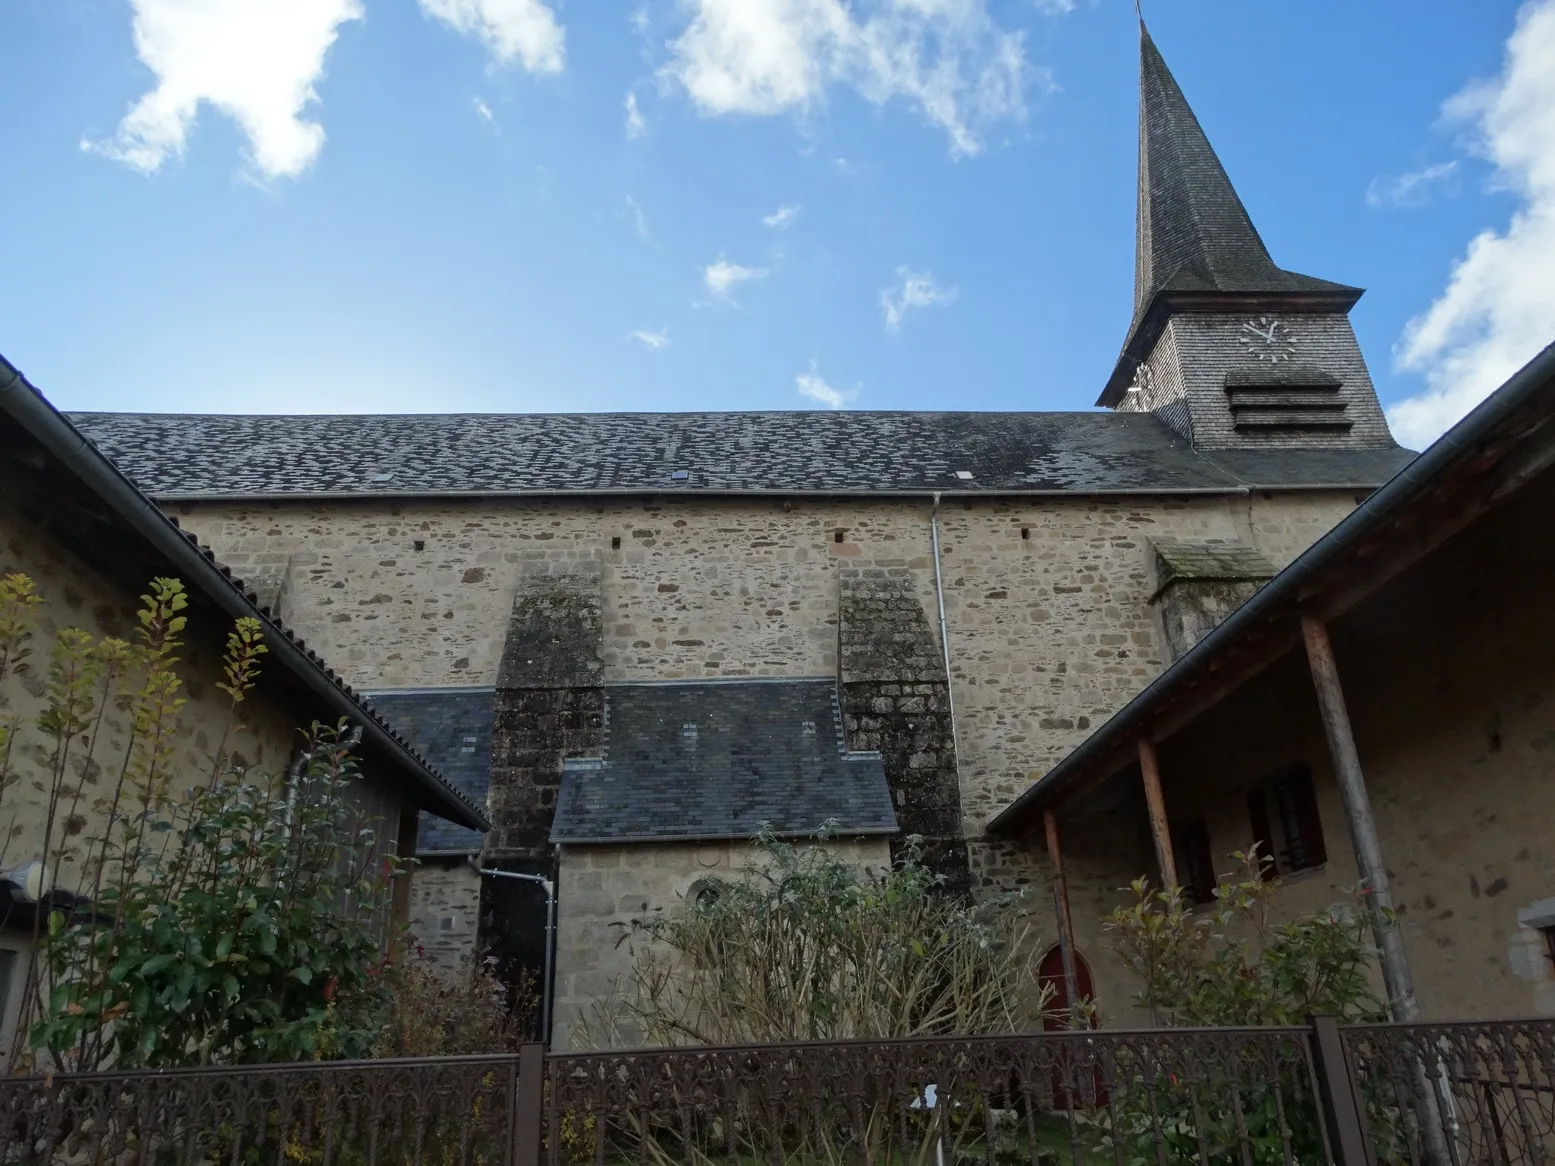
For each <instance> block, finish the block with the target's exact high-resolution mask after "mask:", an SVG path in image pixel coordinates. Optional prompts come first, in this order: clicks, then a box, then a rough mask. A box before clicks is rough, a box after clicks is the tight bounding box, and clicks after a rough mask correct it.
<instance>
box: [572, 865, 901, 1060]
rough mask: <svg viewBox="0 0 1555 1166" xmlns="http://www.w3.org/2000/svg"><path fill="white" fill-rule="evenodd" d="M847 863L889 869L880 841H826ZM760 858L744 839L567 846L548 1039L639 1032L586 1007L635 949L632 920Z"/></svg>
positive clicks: (605, 993) (626, 1037) (671, 905)
mask: <svg viewBox="0 0 1555 1166" xmlns="http://www.w3.org/2000/svg"><path fill="white" fill-rule="evenodd" d="M822 845H825V846H826V847H827V849H828V850H830V851H831V852H832V853H833V854H835V855H837V856H838V857H840V858H842V859H843V860H844V861H846V862H849V863H852V864H854V865H857V866H861V867H864V868H865V869H866V870H867V869H870V868H874V869H876V870H879V869H883V868H885V867H887V866H888V865H889V863H890V849H889V844H888V843H887V842H886V840H885V839H883V838H879V839H862V840H856V841H855V840H838V841H835V842H828V843H824V844H822ZM764 861H765V858H764V856H763V854H762V852H761V851H760V850H759V849H758V848H757V847H755V846H754V845H752V844H750V843H745V842H707V843H680V842H670V843H653V844H647V845H643V844H623V845H619V846H567V847H563V848H562V849H561V855H560V876H559V878H558V885H557V918H556V935H557V938H556V969H557V972H556V989H555V991H556V999H555V1013H554V1016H555V1019H554V1021H553V1024H552V1029H551V1043H552V1045H553V1046H554V1047H555V1048H558V1049H569V1048H576V1047H581V1046H583V1045H586V1044H590V1043H594V1044H603V1043H611V1044H617V1045H622V1044H633V1043H637V1041H638V1034H635V1033H633V1032H631V1031H612V1030H611V1029H610V1027H609V1026H608V1025H603V1024H601V1022H600V1020H599V1014H598V1012H597V1011H596V1010H595V1009H593V1008H592V1007H591V1006H592V1005H593V1004H594V1003H595V1002H597V1001H603V1000H607V999H608V998H609V997H610V995H611V993H612V991H613V989H614V988H615V987H616V985H617V983H618V982H620V979H621V977H622V976H623V974H624V973H626V972H627V971H628V970H629V969H630V967H631V963H632V960H633V959H634V958H635V957H636V956H637V954H638V951H637V949H638V947H639V946H640V945H641V943H642V940H641V939H640V938H639V939H632V938H628V936H629V931H630V921H631V920H632V919H641V918H644V917H646V916H648V915H651V914H653V913H655V912H660V911H678V910H684V909H685V907H686V904H687V902H688V900H689V898H692V897H694V896H695V892H696V890H697V888H698V885H699V884H702V883H704V882H707V881H710V880H719V879H722V880H730V879H735V878H738V877H740V875H741V873H742V872H744V871H748V870H750V869H751V868H752V867H754V866H758V865H760V864H761V863H763V862H764Z"/></svg>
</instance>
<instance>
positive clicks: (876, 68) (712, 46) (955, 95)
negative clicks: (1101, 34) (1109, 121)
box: [662, 0, 1045, 156]
mask: <svg viewBox="0 0 1555 1166" xmlns="http://www.w3.org/2000/svg"><path fill="white" fill-rule="evenodd" d="M686 7H687V9H688V10H689V11H691V12H692V13H693V14H694V15H693V16H692V18H691V21H690V23H689V24H688V25H687V26H686V28H685V29H684V31H682V32H681V34H680V35H679V36H678V37H677V38H676V39H675V40H674V41H672V42H671V44H670V52H671V59H670V61H669V62H668V64H666V65H665V66H664V69H663V71H662V74H663V75H664V76H665V77H668V78H669V79H671V80H672V81H674V82H677V83H679V84H680V85H681V86H682V87H683V88H684V89H685V91H686V92H687V93H688V94H689V95H690V97H691V99H692V101H693V102H695V103H696V105H697V106H698V108H700V109H701V110H702V111H703V112H704V113H708V114H714V115H728V114H748V115H754V116H770V115H773V114H780V113H786V112H790V111H796V112H803V111H806V110H810V109H812V108H815V107H817V106H819V105H821V104H822V103H823V102H824V100H825V95H826V91H827V90H828V89H829V88H830V87H831V86H833V85H846V86H850V87H851V88H853V89H854V90H856V91H857V92H858V93H859V94H860V95H862V96H863V97H864V98H865V99H866V100H868V101H870V102H872V103H874V104H876V105H884V104H886V103H887V102H889V101H892V100H901V101H905V102H906V103H908V104H909V105H911V106H913V107H914V108H916V109H917V110H918V112H919V113H920V114H921V115H922V116H923V117H924V118H925V119H926V120H928V121H929V122H930V123H931V124H933V125H935V126H938V127H939V128H940V129H942V130H943V131H944V132H945V134H946V135H947V136H948V137H949V139H950V150H951V153H952V154H953V155H955V156H964V155H968V154H975V153H977V152H978V151H980V150H981V149H982V146H983V135H984V133H985V132H986V131H987V130H988V129H989V128H990V127H991V126H992V125H994V124H995V123H997V122H1000V121H1004V120H1008V119H1015V120H1018V119H1020V118H1022V117H1024V116H1025V111H1026V107H1025V90H1026V87H1027V85H1028V84H1029V83H1030V82H1031V81H1032V80H1033V79H1034V78H1041V79H1043V80H1045V75H1044V74H1042V73H1041V72H1040V71H1038V70H1035V69H1033V68H1032V67H1031V66H1030V65H1029V64H1028V63H1027V61H1026V46H1025V39H1024V35H1023V34H1022V33H1020V32H1018V31H1017V32H1008V31H1005V30H1003V29H1001V28H1000V27H999V26H998V25H997V24H995V22H994V20H993V18H992V17H991V16H990V15H989V13H988V8H987V0H858V3H849V2H848V0H764V2H761V3H756V2H753V0H688V3H687V5H686Z"/></svg>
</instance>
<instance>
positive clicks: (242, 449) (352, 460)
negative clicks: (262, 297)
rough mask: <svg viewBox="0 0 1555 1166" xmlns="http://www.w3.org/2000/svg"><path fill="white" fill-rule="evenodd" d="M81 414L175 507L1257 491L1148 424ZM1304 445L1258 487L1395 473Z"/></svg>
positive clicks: (841, 417)
mask: <svg viewBox="0 0 1555 1166" xmlns="http://www.w3.org/2000/svg"><path fill="white" fill-rule="evenodd" d="M72 419H73V420H74V422H75V424H76V425H77V426H79V427H80V429H81V430H82V431H83V432H85V433H86V434H87V435H88V436H89V437H90V438H91V439H92V440H93V441H94V442H95V443H96V444H97V445H98V447H99V448H100V449H101V450H102V451H103V452H104V453H106V454H107V455H108V456H109V457H111V458H112V459H113V460H114V461H115V462H116V463H117V464H118V465H119V466H120V468H121V469H123V471H124V472H125V473H126V474H128V475H129V476H130V477H131V478H133V479H135V481H136V482H137V483H138V484H139V485H140V487H141V488H142V489H143V490H145V491H146V492H148V493H149V494H151V495H153V496H154V497H157V498H160V499H163V500H171V499H179V498H281V497H288V496H290V497H318V496H328V497H353V496H354V497H393V496H396V495H398V496H418V495H458V494H476V495H491V494H495V495H511V494H556V495H569V494H588V493H607V494H608V493H614V494H639V495H640V494H644V493H647V494H661V493H662V494H674V493H689V494H739V493H777V494H806V493H810V494H865V495H868V494H887V495H893V494H894V495H901V494H929V493H932V492H934V491H936V490H940V491H945V492H951V493H956V494H1000V493H1036V494H1046V493H1077V494H1086V493H1134V494H1138V493H1153V492H1166V493H1170V492H1175V491H1228V492H1229V491H1235V490H1238V489H1242V488H1244V487H1245V486H1246V484H1247V482H1246V480H1245V476H1244V475H1242V474H1240V473H1238V472H1237V471H1236V470H1233V469H1230V468H1229V467H1227V466H1223V465H1219V464H1217V461H1218V460H1219V459H1218V458H1216V457H1213V456H1205V455H1204V454H1203V453H1202V452H1198V451H1195V450H1194V449H1193V448H1192V447H1191V445H1190V444H1189V443H1188V442H1187V441H1186V440H1184V439H1183V438H1182V437H1181V436H1179V435H1178V434H1177V433H1176V432H1175V431H1173V430H1172V429H1171V428H1170V427H1168V426H1167V425H1166V424H1165V423H1164V422H1162V421H1161V420H1160V419H1159V418H1157V417H1154V416H1152V415H1151V414H1148V413H1082V412H1069V413H1058V412H1053V413H1048V412H1043V413H1035V412H1032V413H920V412H862V411H851V410H844V411H840V412H831V411H826V412H809V411H806V412H799V411H794V412H766V413H586V414H580V413H526V414H514V413H491V414H481V413H463V414H447V413H444V414H428V415H422V416H411V415H404V416H398V415H378V416H347V417H341V416H333V417H331V416H290V417H287V416H232V415H222V416H200V415H195V414H155V413H78V414H74V415H73V418H72ZM1263 452H1264V451H1258V453H1259V455H1260V456H1261V455H1262V454H1263ZM1306 452H1308V451H1291V450H1282V451H1279V455H1280V456H1279V457H1278V458H1277V459H1275V460H1273V461H1272V462H1269V463H1267V465H1266V468H1264V469H1262V470H1254V471H1252V477H1254V478H1256V479H1257V481H1256V483H1255V484H1257V485H1260V486H1280V485H1291V486H1303V485H1307V484H1309V483H1312V482H1314V481H1318V482H1320V484H1323V485H1329V484H1340V485H1346V486H1349V485H1354V486H1367V487H1371V486H1378V485H1381V484H1382V482H1383V481H1385V480H1386V479H1387V477H1388V473H1381V472H1380V470H1381V467H1380V465H1379V464H1378V460H1377V456H1376V455H1377V454H1378V453H1379V451H1376V450H1367V449H1358V450H1353V451H1344V452H1343V453H1336V452H1335V451H1316V452H1319V454H1320V457H1321V460H1322V461H1323V465H1322V466H1321V467H1308V466H1307V465H1305V463H1304V461H1303V458H1302V454H1303V453H1306ZM1389 452H1395V453H1396V452H1398V451H1397V447H1396V446H1395V447H1390V451H1389ZM1383 460H1384V461H1386V460H1388V459H1387V458H1386V457H1384V458H1383ZM1352 463H1353V464H1352ZM1395 468H1396V466H1395ZM1389 472H1391V471H1389ZM961 473H967V474H970V475H971V476H970V477H969V478H963V477H960V476H959V474H961Z"/></svg>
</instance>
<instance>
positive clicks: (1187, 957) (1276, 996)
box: [1089, 850, 1381, 1166]
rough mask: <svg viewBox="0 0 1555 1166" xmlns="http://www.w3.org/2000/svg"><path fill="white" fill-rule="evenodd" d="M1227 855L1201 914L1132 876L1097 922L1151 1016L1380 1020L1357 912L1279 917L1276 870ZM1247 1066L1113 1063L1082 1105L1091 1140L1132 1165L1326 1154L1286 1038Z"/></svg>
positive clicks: (1178, 1021) (1248, 857)
mask: <svg viewBox="0 0 1555 1166" xmlns="http://www.w3.org/2000/svg"><path fill="white" fill-rule="evenodd" d="M1233 857H1234V858H1235V859H1236V861H1237V863H1238V864H1239V867H1240V869H1239V870H1238V871H1237V872H1235V873H1234V874H1232V875H1228V876H1222V879H1221V882H1220V885H1219V886H1218V887H1217V888H1216V891H1215V903H1214V905H1213V906H1212V907H1211V908H1210V909H1209V910H1207V911H1202V912H1195V911H1192V910H1190V909H1189V907H1188V905H1187V903H1186V901H1185V900H1184V898H1183V893H1182V888H1181V887H1169V888H1167V889H1165V890H1152V889H1151V888H1150V887H1149V885H1148V884H1147V883H1146V882H1145V880H1144V879H1138V880H1136V881H1135V882H1134V883H1133V884H1132V885H1131V886H1130V890H1131V891H1132V893H1133V896H1134V902H1133V903H1132V904H1130V905H1129V906H1127V907H1121V908H1119V909H1118V910H1116V911H1114V912H1113V913H1112V914H1111V915H1109V916H1108V917H1107V919H1106V921H1105V927H1106V929H1107V931H1108V932H1110V933H1111V935H1112V940H1113V947H1114V949H1115V950H1116V951H1117V952H1118V954H1119V955H1121V956H1122V957H1123V962H1124V963H1125V965H1126V966H1127V967H1128V968H1129V970H1130V971H1132V972H1133V973H1134V975H1135V976H1136V977H1137V979H1138V980H1139V982H1140V989H1139V992H1138V994H1137V997H1136V998H1137V999H1138V1001H1139V1003H1140V1004H1141V1005H1143V1006H1144V1007H1145V1008H1148V1009H1149V1010H1150V1015H1151V1017H1152V1018H1153V1019H1154V1020H1155V1022H1156V1023H1157V1024H1164V1025H1169V1026H1171V1025H1188V1026H1200V1025H1202V1026H1230V1025H1295V1024H1302V1023H1305V1022H1306V1019H1307V1018H1308V1017H1309V1016H1313V1015H1332V1016H1337V1017H1340V1018H1341V1019H1346V1020H1351V1021H1355V1020H1363V1019H1374V1018H1378V1017H1379V1016H1380V1015H1381V1006H1380V1004H1379V1003H1378V1001H1377V998H1376V996H1375V994H1374V992H1373V990H1372V987H1371V979H1370V971H1371V968H1372V960H1373V955H1374V952H1373V949H1372V948H1371V946H1370V944H1369V943H1368V942H1367V930H1368V927H1367V923H1366V918H1365V913H1364V912H1362V911H1360V910H1357V909H1356V908H1355V907H1354V906H1353V905H1351V904H1340V905H1337V906H1334V907H1330V908H1329V909H1328V910H1326V911H1319V912H1315V913H1312V914H1306V915H1298V916H1296V917H1295V918H1293V919H1290V920H1289V921H1287V922H1284V923H1276V922H1274V920H1273V908H1274V901H1275V898H1276V896H1277V895H1278V893H1279V885H1280V884H1279V880H1277V879H1269V880H1266V879H1265V878H1264V877H1263V871H1262V863H1261V862H1260V860H1259V858H1258V854H1257V852H1256V850H1254V851H1253V852H1252V853H1247V854H1241V853H1239V854H1236V855H1234V856H1233ZM1233 1061H1234V1058H1233ZM1251 1068H1252V1070H1253V1071H1251V1072H1249V1071H1246V1070H1247V1069H1248V1066H1239V1065H1237V1064H1235V1063H1220V1062H1218V1061H1217V1060H1216V1059H1215V1058H1214V1057H1213V1056H1210V1057H1203V1058H1200V1060H1199V1062H1198V1064H1197V1065H1196V1066H1195V1068H1194V1070H1193V1071H1191V1072H1186V1073H1184V1074H1183V1075H1182V1076H1180V1077H1179V1075H1178V1074H1177V1073H1176V1072H1172V1071H1169V1070H1167V1069H1163V1068H1162V1067H1161V1065H1160V1064H1158V1063H1155V1062H1153V1061H1152V1060H1150V1059H1149V1058H1148V1057H1142V1058H1140V1059H1139V1060H1138V1062H1137V1064H1135V1065H1134V1066H1133V1068H1132V1070H1131V1071H1129V1072H1122V1071H1121V1070H1120V1071H1118V1074H1117V1075H1118V1076H1119V1080H1118V1081H1117V1082H1109V1088H1110V1089H1111V1096H1110V1098H1109V1101H1108V1104H1107V1105H1106V1106H1105V1107H1104V1108H1101V1109H1098V1110H1097V1111H1096V1113H1094V1114H1093V1115H1092V1124H1091V1125H1090V1127H1089V1128H1090V1132H1091V1136H1092V1140H1093V1143H1094V1148H1095V1150H1096V1151H1097V1153H1098V1155H1099V1156H1102V1157H1105V1158H1107V1159H1108V1160H1111V1159H1113V1158H1114V1157H1116V1159H1117V1160H1118V1161H1120V1162H1126V1163H1128V1164H1129V1166H1136V1164H1137V1166H1145V1164H1147V1163H1155V1162H1158V1161H1171V1162H1198V1161H1209V1162H1212V1163H1217V1164H1218V1163H1228V1164H1229V1163H1231V1162H1251V1163H1254V1164H1255V1166H1266V1164H1267V1166H1274V1164H1275V1163H1282V1162H1286V1161H1291V1160H1295V1161H1299V1162H1308V1161H1321V1160H1323V1155H1324V1150H1323V1135H1322V1131H1321V1129H1320V1127H1319V1125H1318V1118H1317V1113H1318V1111H1317V1107H1316V1102H1315V1099H1314V1098H1313V1097H1312V1096H1311V1088H1310V1081H1309V1079H1308V1075H1307V1070H1306V1063H1305V1060H1304V1058H1303V1057H1302V1056H1301V1055H1300V1054H1299V1052H1298V1051H1297V1050H1296V1049H1295V1048H1294V1047H1292V1048H1290V1049H1288V1050H1287V1052H1286V1054H1285V1055H1283V1056H1282V1055H1279V1054H1275V1053H1272V1052H1269V1051H1268V1050H1266V1055H1265V1056H1263V1057H1262V1058H1261V1059H1260V1060H1259V1062H1258V1064H1257V1065H1255V1066H1251ZM1378 1112H1379V1113H1380V1112H1381V1111H1378ZM1377 1128H1379V1126H1378V1124H1377V1123H1375V1122H1374V1124H1373V1129H1374V1132H1375V1131H1376V1129H1377ZM1292 1155H1294V1158H1293V1159H1292V1157H1291V1156H1292Z"/></svg>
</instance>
